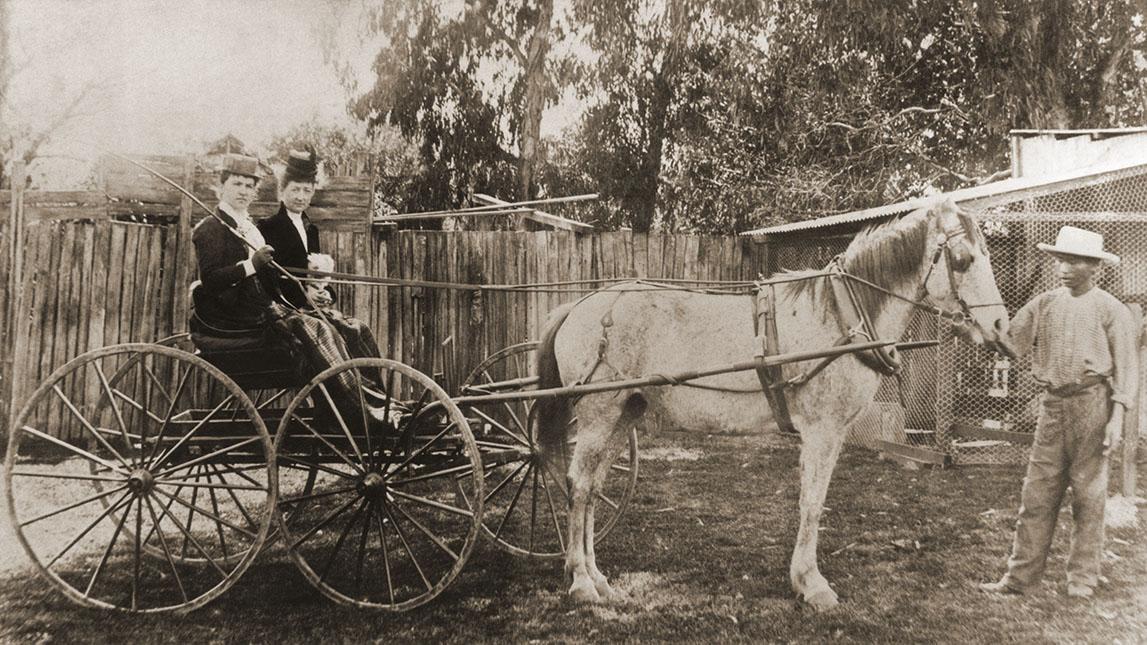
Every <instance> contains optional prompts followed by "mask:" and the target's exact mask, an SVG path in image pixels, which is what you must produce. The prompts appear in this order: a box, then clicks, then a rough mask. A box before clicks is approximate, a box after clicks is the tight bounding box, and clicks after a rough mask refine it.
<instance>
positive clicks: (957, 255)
mask: <svg viewBox="0 0 1147 645" xmlns="http://www.w3.org/2000/svg"><path fill="white" fill-rule="evenodd" d="M951 257H952V270H953V271H957V272H959V273H963V272H965V271H967V270H968V267H970V266H972V262H973V261H975V259H976V256H974V255H972V253H971V251H969V250H968V249H967V248H965V247H963V246H960V247H957V248H955V249H952V256H951Z"/></svg>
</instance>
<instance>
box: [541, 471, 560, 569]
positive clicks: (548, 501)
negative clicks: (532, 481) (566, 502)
mask: <svg viewBox="0 0 1147 645" xmlns="http://www.w3.org/2000/svg"><path fill="white" fill-rule="evenodd" d="M545 476H546V471H545V470H543V471H542V477H543V478H544V477H545ZM542 490H543V491H545V493H546V504H547V505H548V506H549V507H550V517H551V518H553V520H554V533H555V534H556V535H557V536H558V548H559V549H560V550H561V552H562V553H565V552H566V542H565V537H564V536H563V534H562V523H561V521H560V520H558V510H557V508H555V507H554V498H553V496H552V495H550V487H549V486H543V487H542Z"/></svg>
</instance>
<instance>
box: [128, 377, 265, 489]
mask: <svg viewBox="0 0 1147 645" xmlns="http://www.w3.org/2000/svg"><path fill="white" fill-rule="evenodd" d="M234 398H235V395H234V394H229V395H228V396H227V398H225V399H223V400H222V401H220V402H219V405H217V406H215V408H214V409H212V410H211V411H210V412H208V413H207V415H206V416H205V417H203V418H202V419H200V420H199V422H198V423H196V424H195V425H194V426H193V427H192V428H191V429H190V430H188V431H187V434H185V435H183V436H182V437H180V438H179V441H176V442H175V445H173V446H171V447H170V448H168V449H167V451H166V452H164V453H163V454H162V455H160V456H159V457H155V458H154V461H152V457H148V461H149V463H150V466H149V467H150V468H151V469H152V470H158V469H159V467H160V466H162V465H163V463H164V462H165V461H167V460H168V459H169V458H170V457H171V455H173V454H175V452H176V451H178V450H179V449H180V448H182V447H183V444H185V443H187V442H188V441H190V440H191V437H193V436H195V434H196V433H198V432H199V430H200V429H201V428H203V427H204V426H205V425H207V422H208V421H210V420H211V419H212V418H214V417H215V415H216V414H218V413H219V411H220V410H222V409H223V407H224V406H226V405H227V404H228V403H230V402H231V400H232V399H234ZM255 439H256V440H257V439H258V437H255ZM155 445H156V446H157V447H158V446H159V442H158V441H157V442H156V444H155ZM154 453H155V449H153V450H152V454H154Z"/></svg>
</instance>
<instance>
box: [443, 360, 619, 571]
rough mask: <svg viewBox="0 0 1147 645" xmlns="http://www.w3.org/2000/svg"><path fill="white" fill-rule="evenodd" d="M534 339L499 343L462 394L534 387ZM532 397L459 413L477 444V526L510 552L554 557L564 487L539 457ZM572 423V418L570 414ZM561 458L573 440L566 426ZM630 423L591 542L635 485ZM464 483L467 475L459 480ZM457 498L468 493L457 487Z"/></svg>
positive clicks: (561, 532)
mask: <svg viewBox="0 0 1147 645" xmlns="http://www.w3.org/2000/svg"><path fill="white" fill-rule="evenodd" d="M537 347H538V343H537V342H536V341H527V342H524V343H519V344H517V345H511V346H509V347H506V348H504V349H502V350H500V351H498V352H496V353H494V354H491V355H490V356H488V357H486V360H484V361H482V362H481V363H480V364H479V365H478V367H476V368H474V371H473V372H471V373H470V375H469V376H468V377H467V378H466V381H465V383H464V384H463V386H462V391H461V394H462V395H463V396H474V395H483V394H493V393H497V392H515V391H523V390H530V389H536V383H535V382H534V380H533V379H532V378H531V366H532V364H533V360H534V357H535V354H536V352H537ZM533 408H534V401H533V400H532V399H528V400H523V401H513V402H500V403H483V404H468V405H467V406H466V408H465V409H466V414H467V416H468V417H470V419H471V428H472V429H473V430H474V432H475V435H476V438H477V440H478V446H479V448H480V449H481V450H482V452H483V463H484V465H485V476H486V496H485V500H484V507H483V513H482V528H483V533H484V534H485V535H486V537H487V538H489V539H491V540H493V542H494V543H495V544H497V545H498V547H499V548H501V549H504V550H506V551H509V552H510V553H514V554H517V555H527V556H532V557H537V558H546V559H556V558H560V557H563V556H564V555H565V551H566V543H565V540H566V533H565V531H566V525H567V517H568V514H569V512H568V511H569V492H568V488H567V486H566V476H565V473H564V472H558V471H557V468H558V467H557V466H555V465H552V464H550V463H548V462H547V461H546V459H544V458H543V457H542V455H541V453H540V450H539V448H538V444H537V441H536V438H535V436H534V432H535V429H534V424H533V423H532V422H531V419H532V416H531V415H532V412H533ZM575 423H576V421H575ZM569 437H570V441H569V443H568V445H567V449H568V452H567V455H566V458H567V459H566V461H567V463H568V459H569V457H570V456H571V455H572V452H573V447H574V445H576V443H577V435H576V427H573V428H570V432H569ZM637 466H638V457H637V429H636V428H631V429H630V431H629V436H628V441H627V444H626V448H625V449H623V450H621V451H620V452H619V454H618V455H617V458H616V459H615V460H614V462H613V463H612V464H611V465H610V470H609V474H608V476H607V478H606V482H605V486H604V487H603V489H602V491H601V492H600V493H599V494H598V496H597V501H596V519H597V521H596V530H595V536H594V537H595V540H594V541H595V543H597V542H600V541H601V540H602V539H604V538H605V536H606V535H608V534H609V532H610V530H611V529H613V527H614V526H616V525H617V521H618V519H619V518H620V517H621V514H622V513H623V512H624V511H625V507H626V506H627V505H628V504H629V500H630V497H631V496H632V495H633V490H634V488H635V487H636V485H637ZM463 483H468V482H463ZM462 497H463V500H464V502H465V503H467V504H469V503H471V500H472V499H473V498H472V497H469V496H467V495H466V491H465V490H462Z"/></svg>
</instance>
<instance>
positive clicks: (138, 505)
mask: <svg viewBox="0 0 1147 645" xmlns="http://www.w3.org/2000/svg"><path fill="white" fill-rule="evenodd" d="M128 513H131V507H130V506H129V507H128ZM142 532H143V499H142V498H141V497H140V496H139V495H137V496H136V498H135V535H133V536H132V537H134V538H135V539H134V540H133V541H134V546H135V548H134V549H133V555H134V556H135V558H134V560H133V563H132V575H131V610H132V611H136V610H138V609H139V565H140V557H141V551H142V549H140V545H139V536H140V533H142Z"/></svg>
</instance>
